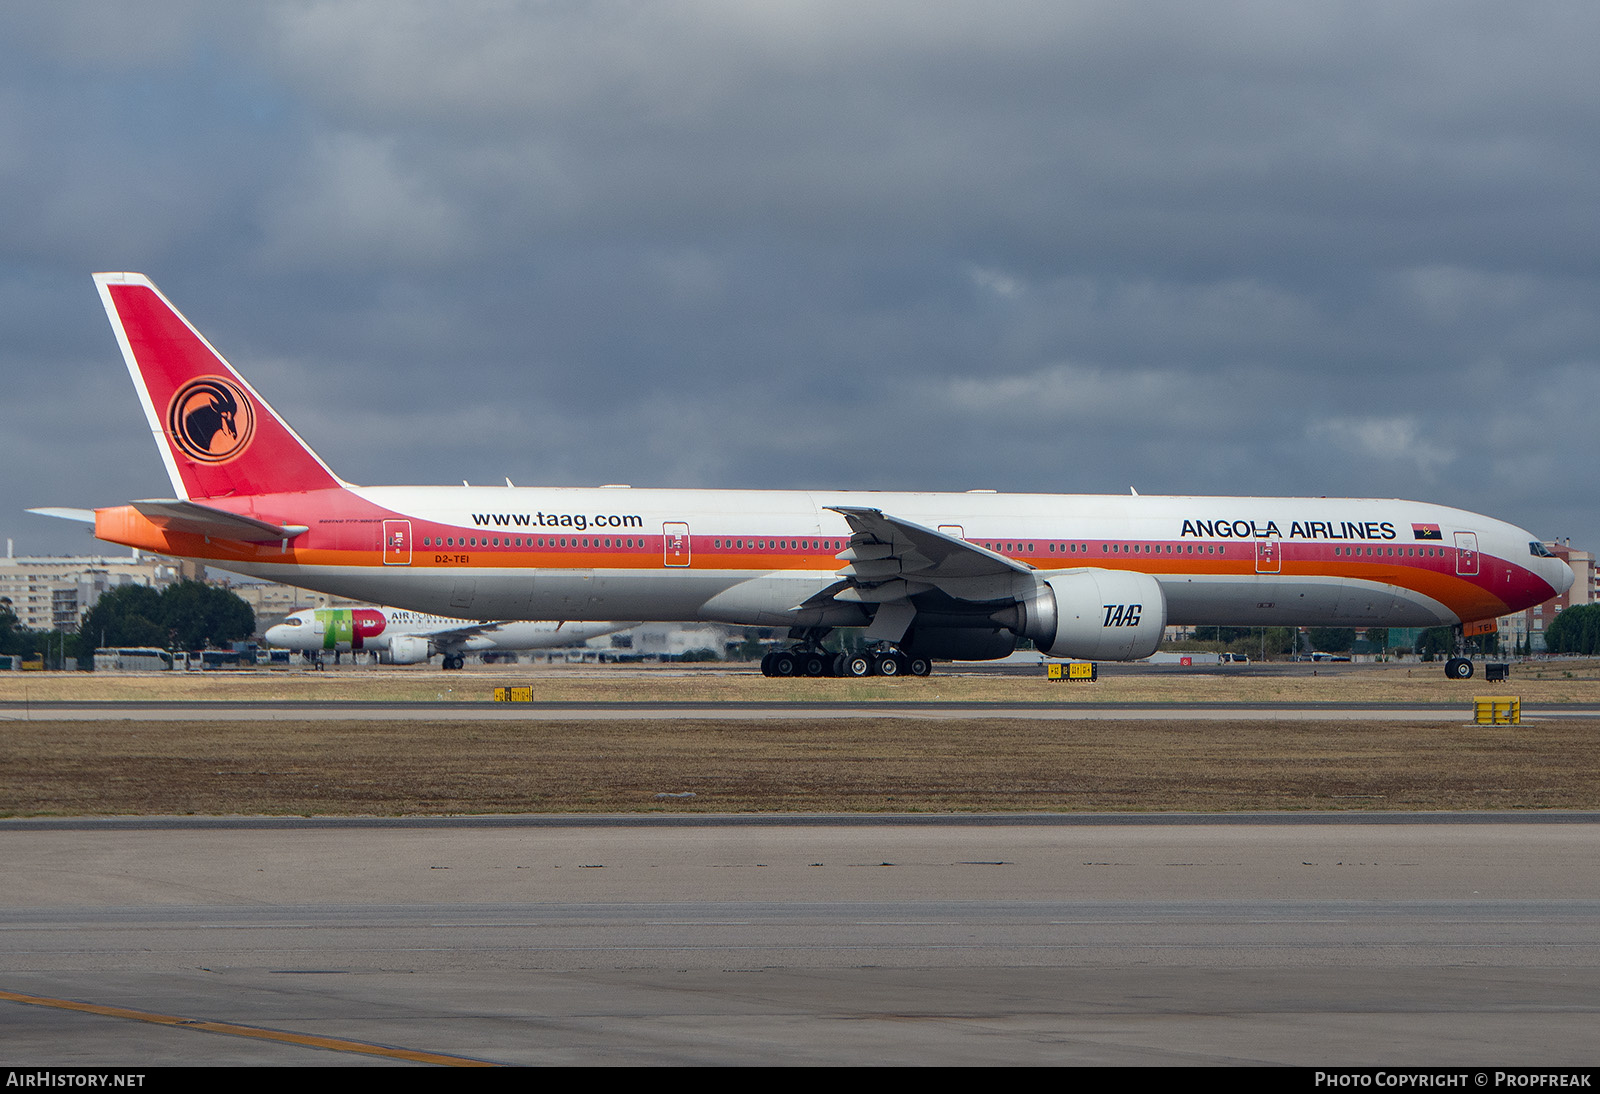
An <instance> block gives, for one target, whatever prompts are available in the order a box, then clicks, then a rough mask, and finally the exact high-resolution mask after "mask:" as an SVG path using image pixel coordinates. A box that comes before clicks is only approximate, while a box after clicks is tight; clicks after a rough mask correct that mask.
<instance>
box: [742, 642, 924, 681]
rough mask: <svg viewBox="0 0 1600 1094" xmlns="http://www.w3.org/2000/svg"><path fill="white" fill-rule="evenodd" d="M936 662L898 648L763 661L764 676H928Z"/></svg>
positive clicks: (801, 650) (805, 652) (799, 650)
mask: <svg viewBox="0 0 1600 1094" xmlns="http://www.w3.org/2000/svg"><path fill="white" fill-rule="evenodd" d="M932 671H933V662H932V661H930V660H929V659H928V658H926V657H914V656H912V655H911V654H908V653H906V652H905V651H904V650H901V649H898V648H896V647H894V646H888V645H885V646H878V647H875V648H873V649H870V650H862V651H861V652H859V653H829V652H828V651H827V650H824V649H822V648H821V647H807V646H796V647H794V648H793V649H787V650H775V651H773V652H772V653H769V654H767V655H766V656H765V657H763V658H762V659H761V675H763V676H855V677H862V676H927V675H928V674H929V673H931V672H932Z"/></svg>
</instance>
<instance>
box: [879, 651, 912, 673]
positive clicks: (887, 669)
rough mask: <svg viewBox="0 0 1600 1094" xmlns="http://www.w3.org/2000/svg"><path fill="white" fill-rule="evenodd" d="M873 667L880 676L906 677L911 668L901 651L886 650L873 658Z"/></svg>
mask: <svg viewBox="0 0 1600 1094" xmlns="http://www.w3.org/2000/svg"><path fill="white" fill-rule="evenodd" d="M872 667H873V670H874V671H876V672H877V674H878V675H879V676H904V675H905V674H906V672H907V671H909V669H910V667H911V666H910V665H909V664H907V658H906V655H905V654H903V653H901V652H900V651H899V650H884V651H882V652H880V653H878V654H877V655H876V656H874V657H873V659H872Z"/></svg>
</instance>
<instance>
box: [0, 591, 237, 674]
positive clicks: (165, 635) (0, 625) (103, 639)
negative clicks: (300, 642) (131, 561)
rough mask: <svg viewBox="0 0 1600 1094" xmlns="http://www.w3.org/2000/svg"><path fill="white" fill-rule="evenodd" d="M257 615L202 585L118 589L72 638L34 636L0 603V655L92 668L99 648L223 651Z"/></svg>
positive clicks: (87, 616)
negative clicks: (65, 661) (69, 662)
mask: <svg viewBox="0 0 1600 1094" xmlns="http://www.w3.org/2000/svg"><path fill="white" fill-rule="evenodd" d="M255 629H256V615H255V612H254V611H253V610H252V609H251V607H250V605H249V604H247V603H246V602H245V601H244V600H243V599H241V598H240V597H239V596H237V595H235V594H234V593H232V592H229V591H228V590H227V589H221V588H218V587H217V586H215V585H207V584H205V583H204V582H201V581H180V582H178V583H176V584H174V585H168V586H167V587H166V588H165V589H162V590H160V591H157V590H155V589H152V588H150V587H149V586H148V585H119V586H117V587H116V588H114V589H111V590H110V591H108V592H106V593H104V594H102V595H101V597H100V599H99V600H97V601H96V602H95V605H94V607H92V608H90V609H89V610H88V611H87V612H85V613H83V619H82V621H81V622H80V623H79V624H78V629H77V632H76V633H72V632H58V631H35V630H30V629H29V628H27V627H24V626H22V625H21V623H20V622H19V621H18V619H17V616H16V613H15V612H14V611H12V610H11V605H10V603H9V602H7V601H4V600H0V653H9V654H17V655H21V656H23V657H36V656H39V655H41V654H43V655H45V656H46V658H47V660H49V659H53V658H55V657H58V656H59V657H62V658H68V657H75V658H77V659H78V665H79V666H80V667H81V668H92V667H93V659H94V651H95V650H96V649H97V648H99V647H103V646H154V647H156V648H157V649H163V650H199V649H206V648H208V647H216V648H222V647H226V646H228V645H230V644H231V643H233V642H237V641H240V640H241V639H245V638H249V637H250V636H251V635H252V634H253V633H255Z"/></svg>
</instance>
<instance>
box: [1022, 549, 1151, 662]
mask: <svg viewBox="0 0 1600 1094" xmlns="http://www.w3.org/2000/svg"><path fill="white" fill-rule="evenodd" d="M994 619H995V622H997V623H1000V624H1001V625H1002V626H1007V627H1010V628H1011V629H1012V630H1014V631H1016V632H1017V633H1018V634H1020V635H1022V636H1023V637H1024V638H1031V639H1033V643H1034V645H1036V646H1038V647H1039V648H1040V649H1041V650H1043V651H1044V652H1045V653H1048V654H1049V655H1050V656H1052V657H1078V658H1082V659H1083V660H1085V661H1137V660H1138V659H1139V658H1141V657H1149V656H1150V655H1151V654H1152V653H1155V652H1156V647H1157V646H1159V645H1160V644H1161V632H1162V631H1163V630H1164V629H1165V628H1166V625H1167V598H1166V596H1165V594H1163V593H1162V591H1161V585H1160V583H1159V582H1157V581H1156V579H1155V578H1153V577H1151V576H1150V575H1149V574H1139V573H1132V572H1129V571H1126V570H1092V569H1089V570H1071V571H1068V572H1066V573H1062V574H1055V575H1053V576H1051V577H1045V578H1041V579H1040V580H1039V585H1038V587H1037V588H1036V589H1035V590H1034V593H1033V595H1032V596H1031V597H1029V598H1028V599H1027V600H1025V601H1022V602H1021V603H1019V604H1017V606H1016V607H1015V608H1010V609H1007V610H1006V611H1004V612H998V613H996V614H995V616H994Z"/></svg>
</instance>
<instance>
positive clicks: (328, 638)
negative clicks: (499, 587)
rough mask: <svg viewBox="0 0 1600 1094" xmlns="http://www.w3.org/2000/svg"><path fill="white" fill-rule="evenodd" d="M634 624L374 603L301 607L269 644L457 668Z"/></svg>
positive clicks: (272, 632)
mask: <svg viewBox="0 0 1600 1094" xmlns="http://www.w3.org/2000/svg"><path fill="white" fill-rule="evenodd" d="M631 626H633V624H632V623H613V622H604V623H562V622H552V621H550V620H547V619H540V620H504V619H502V620H492V619H482V620H479V619H450V618H448V617H446V616H440V615H429V614H427V613H426V612H413V611H407V610H405V609H404V608H384V607H378V606H376V605H372V606H365V605H363V606H359V607H349V608H301V609H299V610H298V611H295V612H292V613H290V615H289V616H288V617H286V618H285V619H284V621H283V622H282V623H278V624H275V625H273V626H271V627H268V628H267V633H266V635H265V637H266V640H267V645H269V646H276V647H277V648H279V649H281V650H301V651H303V652H306V653H316V654H321V653H322V652H324V651H329V652H332V653H335V654H338V653H346V652H359V651H361V650H376V651H378V652H379V653H382V654H384V655H386V656H387V658H388V660H389V662H390V663H391V664H395V665H415V664H419V663H421V662H423V661H426V660H428V659H429V658H430V657H432V656H433V655H434V654H436V653H437V654H440V655H441V656H442V657H443V658H444V667H445V668H447V669H459V668H461V667H462V666H464V665H465V664H466V655H467V654H468V653H483V652H502V651H504V652H510V651H515V650H548V649H564V648H566V647H569V646H581V645H583V644H584V643H585V642H587V641H588V640H589V639H591V638H598V637H600V636H601V635H603V634H611V633H613V632H614V631H620V630H625V629H626V628H628V627H631Z"/></svg>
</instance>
